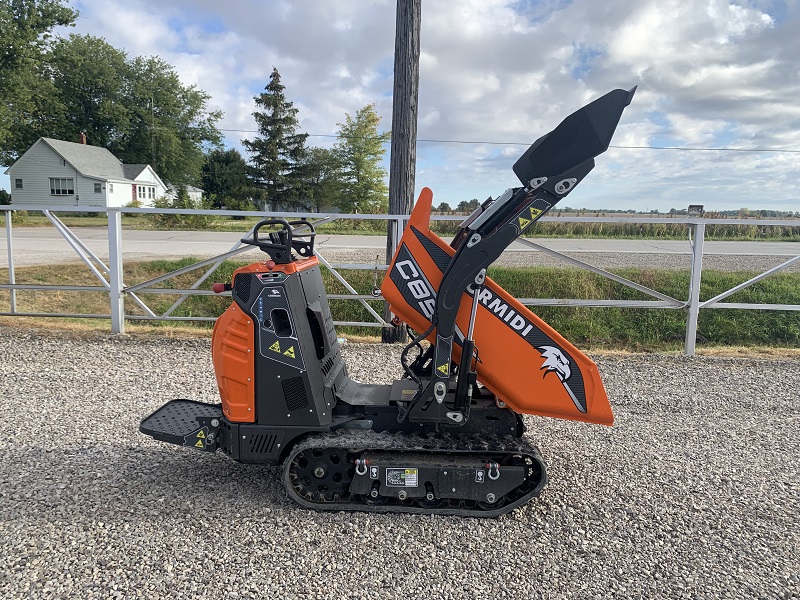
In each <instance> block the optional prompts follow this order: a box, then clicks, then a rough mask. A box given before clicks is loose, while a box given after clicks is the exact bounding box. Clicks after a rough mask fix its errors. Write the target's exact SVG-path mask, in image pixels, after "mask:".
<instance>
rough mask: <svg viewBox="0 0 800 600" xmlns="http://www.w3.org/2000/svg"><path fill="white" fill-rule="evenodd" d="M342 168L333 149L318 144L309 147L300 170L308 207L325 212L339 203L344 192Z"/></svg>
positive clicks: (302, 192)
mask: <svg viewBox="0 0 800 600" xmlns="http://www.w3.org/2000/svg"><path fill="white" fill-rule="evenodd" d="M341 169H342V165H341V164H340V162H339V158H338V156H337V154H336V152H334V151H333V150H330V149H328V148H319V147H316V146H314V147H312V148H309V149H308V151H307V152H306V154H305V156H304V158H303V160H302V161H301V164H300V170H299V174H300V179H301V181H302V187H301V194H302V196H303V198H304V200H305V207H306V208H308V209H310V210H314V211H315V212H323V211H325V210H329V209H331V208H333V207H335V206H337V205H338V202H339V198H340V196H341V193H342V180H341Z"/></svg>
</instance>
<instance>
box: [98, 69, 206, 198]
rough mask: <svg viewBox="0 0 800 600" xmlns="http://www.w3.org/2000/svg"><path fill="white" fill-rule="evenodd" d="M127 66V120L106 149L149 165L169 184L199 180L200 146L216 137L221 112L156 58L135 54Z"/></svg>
mask: <svg viewBox="0 0 800 600" xmlns="http://www.w3.org/2000/svg"><path fill="white" fill-rule="evenodd" d="M128 66H129V69H130V71H129V74H128V88H127V96H128V107H129V110H130V112H131V117H130V126H129V129H128V132H127V133H126V135H124V136H123V137H122V138H121V139H120V140H119V141H118V142H116V143H114V144H112V145H111V147H110V148H109V150H111V152H113V153H114V154H115V155H116V156H117V158H119V159H120V160H121V161H122V162H124V163H131V164H136V163H148V164H150V165H152V166H153V168H154V169H155V171H156V172H157V173H158V174H159V176H160V177H161V178H162V179H163V180H165V181H166V182H168V183H169V184H171V185H172V186H175V187H178V186H182V185H190V184H194V183H196V182H198V181H199V180H200V171H201V169H202V167H203V163H204V162H205V150H209V149H210V148H212V147H215V146H218V145H219V144H220V143H221V140H222V136H221V134H220V132H219V130H218V129H217V127H216V123H217V121H218V120H219V119H220V118H222V112H221V111H209V110H208V109H207V104H208V100H209V99H210V96H209V95H208V94H207V93H206V92H204V91H203V90H200V89H198V88H197V87H196V86H194V85H190V86H184V85H183V84H181V81H180V79H179V78H178V75H177V73H176V72H175V70H174V69H173V67H172V66H170V65H169V64H167V63H166V62H164V61H163V60H161V59H160V58H155V57H150V58H145V57H137V58H135V59H133V61H130V62H129V65H128Z"/></svg>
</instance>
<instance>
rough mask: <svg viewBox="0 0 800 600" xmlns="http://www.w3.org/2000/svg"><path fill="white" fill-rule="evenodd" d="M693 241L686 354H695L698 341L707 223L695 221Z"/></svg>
mask: <svg viewBox="0 0 800 600" xmlns="http://www.w3.org/2000/svg"><path fill="white" fill-rule="evenodd" d="M692 229H694V240H693V243H692V273H691V281H690V283H689V306H688V312H689V314H688V317H687V319H686V343H685V345H684V354H686V356H694V349H695V343H696V341H697V317H698V316H699V314H700V280H701V278H702V276H703V243H704V241H705V237H706V224H705V223H695V224H694V225H692Z"/></svg>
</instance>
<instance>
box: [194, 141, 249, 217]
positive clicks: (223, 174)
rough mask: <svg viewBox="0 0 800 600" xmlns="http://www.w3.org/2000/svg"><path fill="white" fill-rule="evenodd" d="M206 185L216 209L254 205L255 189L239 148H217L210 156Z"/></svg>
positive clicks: (207, 165)
mask: <svg viewBox="0 0 800 600" xmlns="http://www.w3.org/2000/svg"><path fill="white" fill-rule="evenodd" d="M202 185H203V190H204V191H205V193H206V195H207V196H208V199H209V200H210V203H211V207H212V208H222V207H223V206H224V207H225V208H229V209H232V210H251V209H252V208H253V203H252V202H251V197H252V196H253V190H252V188H251V186H250V181H249V179H248V178H247V163H246V162H245V160H244V158H243V157H242V155H241V154H240V153H239V151H238V150H236V149H235V148H230V149H228V150H220V149H215V150H212V151H211V152H209V153H208V154H207V155H206V161H205V164H204V165H203V174H202Z"/></svg>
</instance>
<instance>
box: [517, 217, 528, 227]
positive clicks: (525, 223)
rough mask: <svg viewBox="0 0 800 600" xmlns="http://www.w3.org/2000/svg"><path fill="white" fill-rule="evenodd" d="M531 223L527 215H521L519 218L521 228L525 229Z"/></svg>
mask: <svg viewBox="0 0 800 600" xmlns="http://www.w3.org/2000/svg"><path fill="white" fill-rule="evenodd" d="M530 224H531V222H530V221H529V220H528V219H526V218H525V217H520V218H519V227H520V229H525V228H526V227H527V226H528V225H530Z"/></svg>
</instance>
